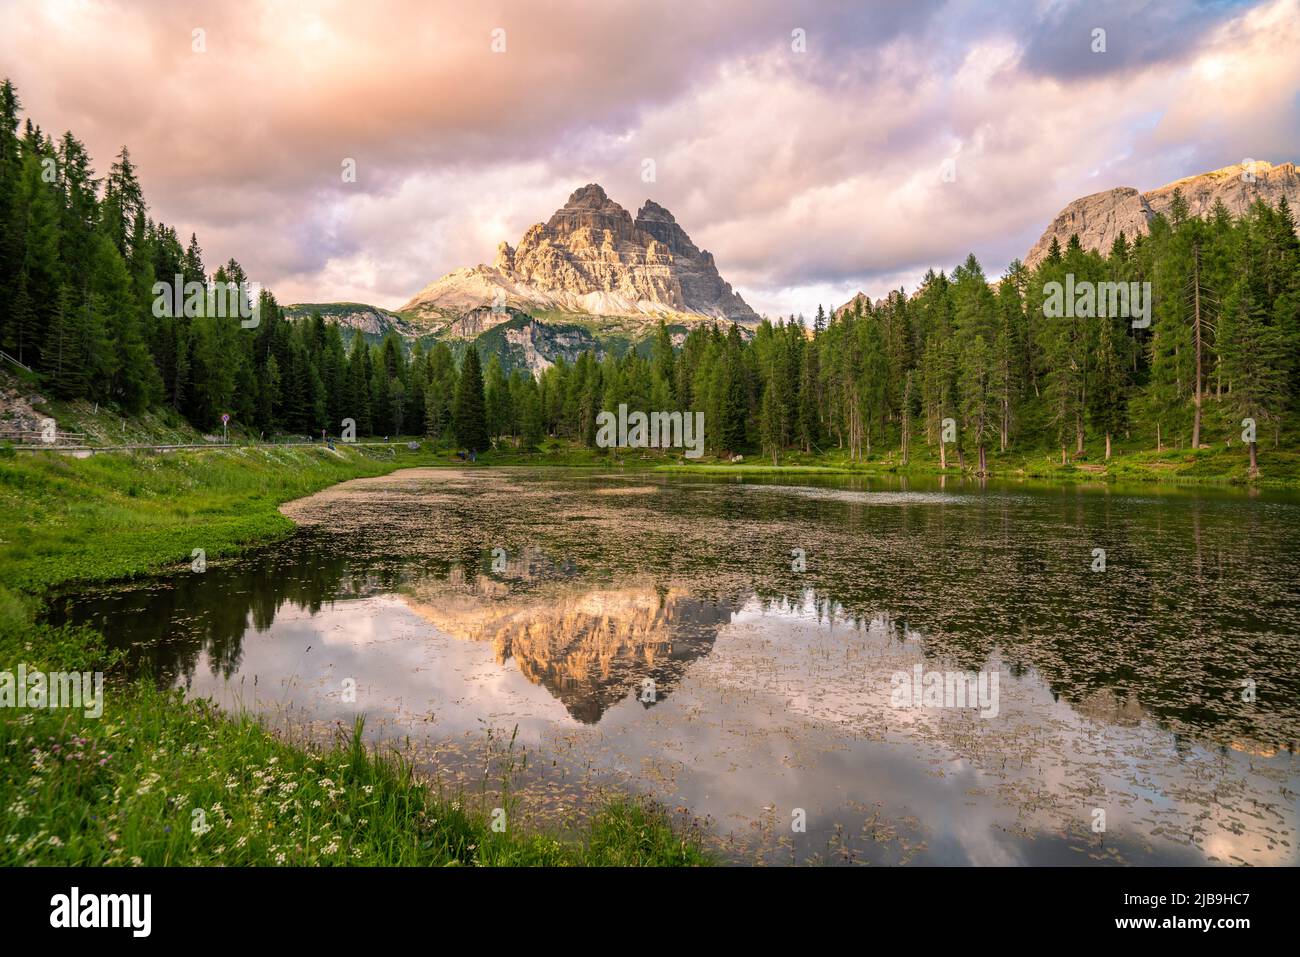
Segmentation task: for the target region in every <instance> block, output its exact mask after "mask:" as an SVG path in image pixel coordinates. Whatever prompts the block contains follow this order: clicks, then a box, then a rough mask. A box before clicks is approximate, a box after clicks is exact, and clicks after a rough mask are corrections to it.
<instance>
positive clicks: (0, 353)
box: [0, 349, 32, 372]
mask: <svg viewBox="0 0 1300 957" xmlns="http://www.w3.org/2000/svg"><path fill="white" fill-rule="evenodd" d="M0 359H4V360H6V361H8V362H12V363H13V364H14V365H16V366H17V367H18V368H20V369H23V370H25V371H27V372H31V371H32V367H31V366H29V365H24V364H23V363H21V362H19V361H18V360H17V359H15V358H14V357H13V356H11V355H10V354H9V353H7V352H5V351H4V350H3V349H0Z"/></svg>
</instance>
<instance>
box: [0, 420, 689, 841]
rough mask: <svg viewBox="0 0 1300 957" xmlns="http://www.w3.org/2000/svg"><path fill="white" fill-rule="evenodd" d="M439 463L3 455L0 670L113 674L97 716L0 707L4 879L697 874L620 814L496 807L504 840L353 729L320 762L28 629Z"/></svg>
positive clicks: (298, 454) (662, 832)
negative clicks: (108, 872) (387, 869)
mask: <svg viewBox="0 0 1300 957" xmlns="http://www.w3.org/2000/svg"><path fill="white" fill-rule="evenodd" d="M451 464H456V463H455V460H454V459H449V458H448V456H447V455H446V453H445V452H444V453H440V454H438V455H434V454H433V453H431V452H428V451H424V450H421V451H411V450H408V449H407V448H406V447H405V446H404V445H400V444H399V445H395V446H394V447H392V448H340V449H339V451H338V452H330V451H328V450H326V449H324V448H320V447H310V446H305V447H296V448H293V447H285V448H277V449H224V450H215V449H214V450H211V451H201V452H183V453H168V454H165V455H156V454H125V453H111V454H106V455H97V456H94V457H91V458H86V459H75V458H72V457H69V456H64V455H57V454H14V453H10V454H9V455H7V456H5V455H0V671H9V672H15V671H16V670H17V667H18V665H19V664H20V663H22V664H26V665H27V667H28V669H29V670H33V669H39V670H45V671H54V670H103V671H105V672H106V673H107V676H108V678H107V685H106V693H105V695H104V697H105V701H104V709H103V715H102V716H101V717H98V718H92V717H89V716H87V715H86V714H85V713H84V711H82V710H75V709H57V710H51V709H16V708H0V834H2V835H4V836H3V844H0V864H8V865H15V864H87V865H116V864H123V865H130V864H143V865H208V864H258V865H277V864H292V865H302V864H386V865H420V866H426V865H457V864H475V865H503V864H504V865H605V864H615V865H679V864H687V865H694V864H704V863H708V859H707V858H706V856H705V855H704V854H703V853H702V852H701V851H700V850H698V848H697V845H696V843H695V842H693V841H688V840H685V839H683V838H682V837H680V836H679V835H678V834H677V833H676V832H675V831H674V829H673V827H672V826H671V825H670V823H669V821H668V820H667V819H666V817H665V815H664V813H663V812H662V811H661V810H659V809H657V808H656V807H655V806H653V805H651V804H648V803H646V802H642V801H640V800H633V799H627V798H620V799H615V800H614V801H612V802H611V803H607V804H605V805H602V806H601V807H599V808H597V809H596V810H595V812H594V814H593V816H592V817H591V819H590V821H589V822H588V823H587V825H586V826H585V827H583V828H581V829H578V830H577V831H575V832H574V833H565V834H562V835H557V834H549V833H541V832H528V831H525V830H523V829H519V828H512V827H511V826H510V817H511V814H512V809H511V807H510V801H509V799H503V800H504V803H505V804H506V813H507V816H506V824H505V829H504V831H500V832H499V831H498V830H495V829H494V828H493V827H492V823H493V822H492V819H491V816H490V813H489V812H490V811H491V809H489V808H473V807H470V806H469V802H466V804H465V806H462V803H461V801H462V799H461V798H459V797H458V798H456V799H452V798H450V797H447V796H445V795H436V794H434V793H433V792H432V791H431V790H430V789H429V787H428V786H427V785H426V784H425V783H424V782H422V781H420V780H419V779H418V778H417V777H416V775H415V774H414V773H413V771H412V769H411V768H410V767H409V766H408V765H406V764H405V763H403V762H402V760H401V759H400V757H398V756H396V755H394V754H389V755H380V754H377V753H374V752H370V751H367V749H366V748H365V747H364V746H363V745H362V737H361V729H360V727H358V728H357V729H355V731H354V733H353V734H352V735H351V736H350V737H349V738H348V739H346V740H343V741H340V742H338V743H337V744H336V745H335V746H334V747H333V748H328V749H319V748H314V747H311V746H302V747H299V746H295V745H292V744H290V743H287V742H285V741H283V740H280V739H279V738H277V737H276V736H275V735H273V734H271V733H270V732H268V731H267V730H266V729H264V728H263V727H262V726H261V725H259V724H258V723H257V722H256V721H255V720H254V719H252V718H250V717H248V716H243V715H226V714H222V713H220V712H218V711H216V710H214V709H213V708H212V707H211V706H210V705H208V704H207V703H205V702H203V701H186V700H184V699H183V697H182V696H181V695H180V694H179V693H176V692H160V691H157V690H156V689H154V688H152V687H151V686H150V684H149V683H148V682H147V681H145V680H139V681H126V680H125V679H123V678H122V677H121V676H120V675H117V674H116V673H115V670H114V669H115V665H116V663H117V662H116V661H115V660H114V658H113V657H112V656H111V655H109V654H107V653H106V652H105V650H104V647H103V644H102V637H101V636H100V635H99V634H98V633H96V632H95V631H93V630H92V629H88V628H52V627H49V626H47V625H43V624H40V623H39V612H40V609H41V606H42V603H43V600H44V599H45V597H46V596H48V594H49V593H50V592H51V591H52V590H54V589H57V588H59V587H62V586H66V585H69V584H71V583H75V582H80V583H89V582H96V581H104V580H109V579H114V578H119V577H122V576H127V575H135V574H141V573H145V572H149V571H155V570H158V569H162V568H167V567H169V566H179V565H180V564H181V563H188V562H189V561H190V560H191V558H190V556H191V553H192V550H193V549H195V548H203V549H204V550H205V552H206V554H207V557H208V559H209V560H213V559H219V558H220V557H222V556H226V555H232V554H235V553H237V552H239V551H242V550H244V549H247V548H249V547H253V546H256V545H260V544H262V543H265V542H267V541H270V540H273V539H275V538H277V537H280V536H283V535H285V534H287V533H288V532H289V531H291V530H292V527H293V526H292V523H291V522H290V521H289V520H288V519H286V518H285V517H284V516H282V515H281V514H280V513H279V511H278V509H277V506H278V505H279V503H281V502H283V501H287V500H289V499H293V498H298V497H300V496H303V495H307V494H310V493H312V492H314V491H317V490H319V489H321V488H324V487H326V486H328V485H330V484H333V483H335V482H339V481H343V480H345V479H350V478H357V477H361V476H368V475H380V474H384V473H387V472H389V471H392V470H393V469H395V468H401V467H406V466H414V465H443V466H446V465H451ZM507 793H508V788H507ZM196 811H198V812H202V813H201V815H196V813H195V812H196ZM208 828H210V829H208Z"/></svg>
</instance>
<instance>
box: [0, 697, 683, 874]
mask: <svg viewBox="0 0 1300 957" xmlns="http://www.w3.org/2000/svg"><path fill="white" fill-rule="evenodd" d="M4 737H5V739H4V740H3V741H2V742H0V764H3V766H4V767H5V769H6V773H5V775H4V777H3V779H0V820H3V822H4V826H3V831H4V833H5V835H6V836H5V838H4V843H3V844H0V865H9V866H12V865H23V864H33V863H38V864H43V865H44V864H50V865H72V864H75V865H92V866H102V865H128V866H129V865H137V866H141V865H143V866H175V865H186V866H189V865H198V866H205V865H259V864H272V865H290V866H303V865H307V866H314V865H345V864H346V865H397V866H422V867H424V866H448V865H451V866H455V865H483V866H494V865H597V866H599V865H656V866H659V865H673V864H684V865H695V864H705V863H707V859H706V858H705V857H704V855H702V854H701V853H700V852H699V851H698V850H696V848H695V847H694V846H693V845H692V844H691V843H689V842H687V841H685V840H682V839H681V838H679V837H677V836H676V835H675V834H674V832H673V829H672V828H671V826H670V825H669V823H668V822H667V820H666V819H665V818H664V815H663V812H662V811H659V810H656V809H654V808H652V807H650V806H648V805H646V804H644V803H642V802H639V801H632V800H617V801H614V802H611V803H609V804H607V805H605V806H604V807H602V808H601V809H600V810H599V811H597V813H596V814H595V815H594V817H593V819H592V821H591V823H590V826H589V833H587V834H586V835H583V836H580V837H577V838H572V837H566V838H563V839H562V838H559V837H556V836H552V835H549V834H543V833H538V832H533V833H528V832H523V833H516V832H515V831H514V830H512V828H511V827H510V820H509V812H507V816H506V817H505V818H503V819H499V820H501V821H502V825H501V826H500V828H499V829H494V828H493V817H492V815H491V813H490V811H489V810H488V809H486V808H485V809H475V808H472V807H471V806H470V802H469V801H468V800H466V801H465V803H464V804H462V801H461V800H451V799H448V798H446V797H443V796H438V795H435V794H434V792H433V791H432V790H431V789H430V788H429V787H427V786H426V785H424V784H423V783H421V782H420V781H419V780H418V779H417V778H416V777H415V775H414V774H413V772H412V770H411V768H410V766H409V765H407V764H406V763H404V762H403V761H402V760H401V759H400V758H399V757H398V756H396V755H394V754H390V755H385V754H382V753H378V752H375V751H372V750H369V749H367V748H366V746H365V745H364V744H363V741H362V728H361V724H360V722H358V725H357V727H356V728H355V729H353V732H352V734H351V735H350V737H348V738H346V739H344V740H341V741H340V742H338V744H337V745H336V746H335V747H333V748H330V749H322V750H310V749H305V748H299V747H294V746H291V745H289V744H286V743H284V742H283V741H280V740H278V739H277V738H276V737H274V736H273V735H271V734H269V733H268V732H267V731H266V730H264V729H263V728H262V727H261V726H260V725H259V724H258V723H257V722H256V721H254V720H252V719H250V718H247V717H228V716H225V715H222V714H221V713H219V712H217V711H216V710H215V709H214V708H213V707H212V706H210V705H208V704H207V703H206V702H203V701H191V702H187V701H185V700H183V699H182V697H181V695H180V693H179V692H159V691H156V690H152V689H150V688H148V687H147V686H146V685H144V684H137V685H132V686H130V687H129V688H126V689H123V690H122V691H119V692H118V693H116V694H114V695H112V696H111V697H110V701H109V704H107V705H106V707H105V712H104V715H103V716H102V718H99V719H91V718H87V717H85V716H84V715H83V713H82V712H80V711H67V712H64V713H62V714H53V713H51V712H45V713H40V712H28V713H27V715H26V716H25V717H23V718H20V719H19V720H17V721H11V722H7V724H6V727H5V730H4ZM507 803H509V802H507Z"/></svg>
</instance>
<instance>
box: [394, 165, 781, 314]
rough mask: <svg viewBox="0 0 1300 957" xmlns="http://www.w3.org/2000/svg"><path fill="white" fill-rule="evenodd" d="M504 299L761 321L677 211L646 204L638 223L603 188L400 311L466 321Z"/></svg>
mask: <svg viewBox="0 0 1300 957" xmlns="http://www.w3.org/2000/svg"><path fill="white" fill-rule="evenodd" d="M502 301H504V303H505V304H508V305H512V306H516V307H519V308H522V309H527V308H528V307H529V306H540V307H542V308H544V309H547V310H554V311H560V312H572V313H586V314H590V315H603V316H637V315H666V316H680V317H681V318H683V319H687V320H689V319H692V318H698V319H728V320H731V321H734V322H749V323H756V322H758V316H757V315H756V314H755V313H754V310H752V309H750V308H749V306H748V305H747V304H746V303H745V300H744V299H742V298H741V297H740V296H739V295H738V294H737V293H735V292H734V291H733V290H732V288H731V285H730V284H729V283H727V282H725V281H724V280H723V279H722V277H721V276H719V275H718V270H717V267H716V265H715V264H714V261H713V256H712V255H711V254H710V253H709V252H707V251H705V250H702V249H699V248H698V247H697V246H696V245H695V244H694V243H693V242H691V238H690V237H689V236H688V235H686V232H685V230H683V229H682V227H681V226H680V225H678V223H677V220H676V219H674V218H673V214H672V213H670V212H669V211H668V210H667V209H665V208H664V207H662V206H660V205H659V204H658V203H656V202H654V201H653V200H646V202H645V203H644V205H642V207H641V209H640V210H639V211H638V212H637V215H636V219H635V220H633V219H632V216H631V215H630V214H629V213H628V211H627V210H626V209H624V208H623V207H622V206H620V205H619V204H618V203H616V202H614V200H612V199H610V198H609V196H608V194H606V192H605V190H604V189H603V188H602V187H601V186H600V185H599V184H598V183H588V184H587V185H586V186H582V187H579V188H578V189H575V190H574V191H573V192H572V193H571V194H570V195H569V200H568V202H566V203H565V204H564V205H563V206H562V207H560V208H559V209H557V210H556V211H555V212H554V213H553V214H552V215H551V218H550V219H549V220H547V221H546V222H545V223H537V224H536V225H534V226H530V227H529V228H528V230H527V231H526V232H525V233H524V236H523V238H522V239H521V240H520V241H519V244H518V245H517V246H515V247H514V248H511V246H510V245H509V244H508V243H501V244H500V246H498V248H497V257H496V261H495V263H494V264H493V265H492V266H483V265H480V266H476V267H475V268H474V269H472V270H463V269H462V270H457V271H456V272H453V273H450V274H448V275H447V276H444V277H443V278H442V279H439V280H438V281H437V282H434V283H432V284H430V285H429V286H427V287H425V289H424V290H422V291H421V292H420V293H419V294H418V295H417V296H415V298H413V299H412V300H411V301H410V302H408V303H407V304H406V305H405V306H403V307H402V308H403V311H406V310H410V311H413V312H416V313H417V314H419V313H436V314H438V315H442V316H446V315H447V314H448V313H450V312H458V313H459V314H462V315H463V314H465V313H468V312H470V311H473V310H476V309H482V308H483V307H484V306H493V305H496V304H497V303H499V302H502ZM497 314H498V315H505V313H501V312H500V311H498V312H497Z"/></svg>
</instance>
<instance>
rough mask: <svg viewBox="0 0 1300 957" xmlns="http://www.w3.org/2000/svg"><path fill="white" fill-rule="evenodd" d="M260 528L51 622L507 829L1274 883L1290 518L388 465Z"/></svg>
mask: <svg viewBox="0 0 1300 957" xmlns="http://www.w3.org/2000/svg"><path fill="white" fill-rule="evenodd" d="M796 483H797V484H796ZM284 511H285V513H286V514H288V515H289V516H290V517H291V518H293V519H294V520H295V521H296V522H298V523H299V525H300V530H299V531H298V532H297V533H296V534H294V535H293V536H292V537H291V538H289V539H287V540H286V541H284V542H281V543H278V544H276V545H273V546H268V547H266V548H264V549H261V550H258V551H256V552H254V553H251V554H249V555H247V556H245V557H242V558H239V559H237V560H229V561H222V562H213V563H210V564H209V566H208V568H207V570H206V571H205V572H202V573H197V572H193V571H191V570H189V569H188V568H187V569H186V570H185V571H183V572H179V573H175V574H171V575H167V576H161V577H158V578H154V579H148V580H135V581H130V582H123V583H120V584H117V585H113V586H108V587H102V588H97V589H95V590H93V591H91V592H88V593H77V594H69V595H67V596H65V597H64V598H62V599H60V600H59V601H57V602H55V603H54V611H53V616H54V620H55V621H56V622H61V621H76V622H89V623H92V624H95V625H96V626H98V627H100V628H101V629H102V630H103V631H104V632H105V633H106V634H107V635H108V637H109V640H110V642H111V643H112V644H114V645H115V646H118V647H122V648H124V649H126V652H127V659H128V663H129V667H130V669H131V670H132V671H133V672H135V673H140V672H142V671H147V672H148V673H151V674H153V675H154V676H155V677H156V680H157V681H158V683H159V684H160V685H161V686H178V687H181V688H184V689H185V690H186V692H187V693H188V694H190V695H195V696H202V697H207V698H211V699H213V700H215V701H216V702H218V703H219V704H220V705H222V706H223V707H225V708H228V709H232V710H235V709H248V710H251V711H253V712H256V713H257V714H259V715H261V716H262V717H263V718H264V719H265V720H266V722H267V723H268V724H270V725H272V726H275V727H276V728H277V729H278V730H280V731H281V732H283V733H284V734H285V735H286V736H288V737H289V738H292V739H294V740H318V741H324V740H329V739H330V738H331V736H332V735H333V734H335V733H336V732H337V731H338V730H339V729H345V728H346V729H350V728H351V725H352V723H353V721H354V720H355V717H356V716H357V715H358V714H364V715H365V718H366V730H367V736H368V738H369V740H370V741H372V742H373V743H375V744H376V745H377V746H381V747H383V748H385V749H396V750H398V751H399V752H401V753H402V754H403V755H404V756H405V757H406V758H408V759H409V760H411V761H412V762H413V763H414V764H415V765H416V767H417V768H419V769H420V770H421V771H422V772H423V773H425V774H427V775H428V776H429V778H430V780H431V782H432V783H433V784H434V786H436V787H438V788H441V789H443V790H444V791H445V792H447V793H451V794H458V795H460V796H462V797H463V799H464V800H465V801H468V802H478V803H482V804H483V806H484V807H487V808H490V807H492V806H493V804H494V802H499V801H500V800H501V797H500V795H501V793H502V791H503V789H508V791H509V794H510V799H511V800H512V801H513V802H516V805H517V807H518V809H519V810H518V811H517V812H512V817H511V820H512V821H520V820H522V821H524V822H526V823H527V824H529V825H532V824H540V825H545V826H552V827H557V828H561V829H563V828H565V827H567V826H569V825H571V824H575V823H578V822H580V821H581V820H582V819H583V818H584V817H585V815H586V814H587V812H588V811H589V809H590V808H591V807H592V806H593V803H594V802H596V801H598V800H599V799H600V798H601V797H602V796H604V795H606V794H612V793H618V792H620V791H632V792H635V793H638V794H643V795H646V796H649V797H651V798H653V799H655V800H657V801H659V802H661V803H662V804H663V805H664V806H665V807H667V808H668V809H669V810H670V811H671V812H672V814H673V815H674V816H675V817H676V818H677V819H678V821H679V823H680V824H681V825H682V826H683V827H688V828H691V829H693V830H695V831H696V832H697V833H698V835H699V836H700V837H701V839H702V840H705V841H707V842H709V843H710V844H712V845H713V846H714V847H715V848H716V850H717V851H718V853H719V854H720V855H722V856H723V857H724V859H726V860H729V861H735V862H739V863H774V864H780V863H800V864H802V863H832V864H839V863H872V864H905V863H912V864H944V865H949V864H954V865H961V864H1089V863H1096V864H1121V863H1126V864H1242V863H1249V864H1287V865H1293V864H1296V863H1297V849H1296V825H1297V812H1298V811H1300V808H1298V806H1297V802H1298V795H1300V767H1298V766H1297V760H1296V755H1295V748H1296V742H1297V740H1300V604H1298V602H1297V599H1298V598H1300V584H1298V583H1300V547H1298V546H1297V541H1296V538H1297V533H1298V532H1300V496H1296V495H1294V494H1290V493H1280V492H1279V493H1271V492H1253V493H1247V492H1244V491H1231V490H1204V489H1197V490H1188V489H1181V488H1156V487H1150V486H1136V487H1127V488H1125V487H1117V486H1109V487H1108V486H1104V485H1093V486H1083V485H1080V486H1073V487H1061V486H1043V485H1034V484H1032V483H1013V482H1005V483H997V482H988V483H980V482H977V481H974V480H964V481H962V480H954V479H947V480H942V479H898V478H891V479H862V478H856V477H854V478H848V477H845V478H825V479H808V478H806V477H804V476H799V477H798V478H773V479H764V480H739V479H734V478H729V477H728V478H716V479H713V478H708V477H703V476H691V475H689V474H685V475H680V476H677V475H674V476H670V477H665V476H663V475H660V474H653V473H635V472H632V473H597V472H588V471H579V470H571V469H570V470H564V469H549V470H548V469H491V470H489V469H471V470H443V469H411V470H406V471H402V472H398V473H395V474H393V475H390V476H386V477H382V478H375V479H361V480H357V481H353V482H348V483H345V484H343V485H340V486H336V487H334V488H331V489H328V490H326V491H324V492H322V493H320V494H318V495H315V496H312V497H310V498H307V499H303V500H300V501H298V502H293V503H290V504H288V505H286V506H285V507H284ZM202 546H203V542H202V540H201V539H200V538H196V540H195V542H194V543H193V547H195V548H200V547H202ZM512 806H515V805H512Z"/></svg>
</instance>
